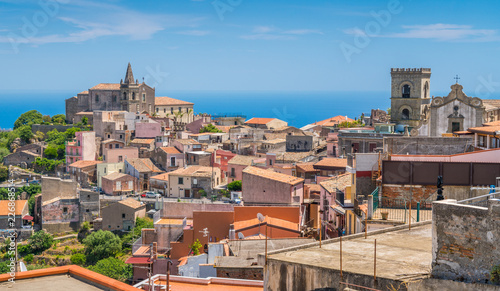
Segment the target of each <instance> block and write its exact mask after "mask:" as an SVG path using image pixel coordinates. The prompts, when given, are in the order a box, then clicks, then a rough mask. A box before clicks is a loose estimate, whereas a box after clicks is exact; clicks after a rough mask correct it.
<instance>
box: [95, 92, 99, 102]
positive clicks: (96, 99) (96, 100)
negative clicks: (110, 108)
mask: <svg viewBox="0 0 500 291" xmlns="http://www.w3.org/2000/svg"><path fill="white" fill-rule="evenodd" d="M95 102H99V95H98V94H95Z"/></svg>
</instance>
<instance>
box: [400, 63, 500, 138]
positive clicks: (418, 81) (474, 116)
mask: <svg viewBox="0 0 500 291" xmlns="http://www.w3.org/2000/svg"><path fill="white" fill-rule="evenodd" d="M430 77H431V69H429V68H409V69H406V68H393V69H391V122H393V123H396V124H397V125H398V126H399V128H400V129H401V128H404V127H406V128H407V130H408V132H409V134H410V135H411V136H417V135H420V136H443V135H444V134H451V133H453V132H457V131H464V130H467V129H468V128H471V127H478V126H481V125H482V124H483V123H485V122H488V121H491V120H499V119H500V116H499V115H500V110H498V109H500V108H497V107H495V106H492V104H497V103H498V101H499V100H484V101H483V100H482V99H480V98H478V97H469V96H467V95H466V94H465V93H464V92H463V86H462V85H460V84H458V82H457V83H456V84H453V85H452V86H451V91H450V93H449V94H448V95H447V96H443V97H434V96H432V98H430V97H429V96H430ZM484 103H486V104H487V105H486V106H485V104H484ZM499 105H500V104H499Z"/></svg>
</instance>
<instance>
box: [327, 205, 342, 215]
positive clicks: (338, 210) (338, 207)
mask: <svg viewBox="0 0 500 291" xmlns="http://www.w3.org/2000/svg"><path fill="white" fill-rule="evenodd" d="M330 208H331V209H332V210H333V211H335V212H337V213H338V214H340V215H345V209H344V208H343V207H342V206H340V205H335V206H333V205H330Z"/></svg>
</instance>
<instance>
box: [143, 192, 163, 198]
mask: <svg viewBox="0 0 500 291" xmlns="http://www.w3.org/2000/svg"><path fill="white" fill-rule="evenodd" d="M146 197H147V198H156V197H158V198H160V197H161V195H160V194H158V193H155V192H146Z"/></svg>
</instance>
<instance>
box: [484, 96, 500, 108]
mask: <svg viewBox="0 0 500 291" xmlns="http://www.w3.org/2000/svg"><path fill="white" fill-rule="evenodd" d="M483 105H484V107H485V109H486V111H489V110H495V109H498V108H500V100H499V99H483Z"/></svg>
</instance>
